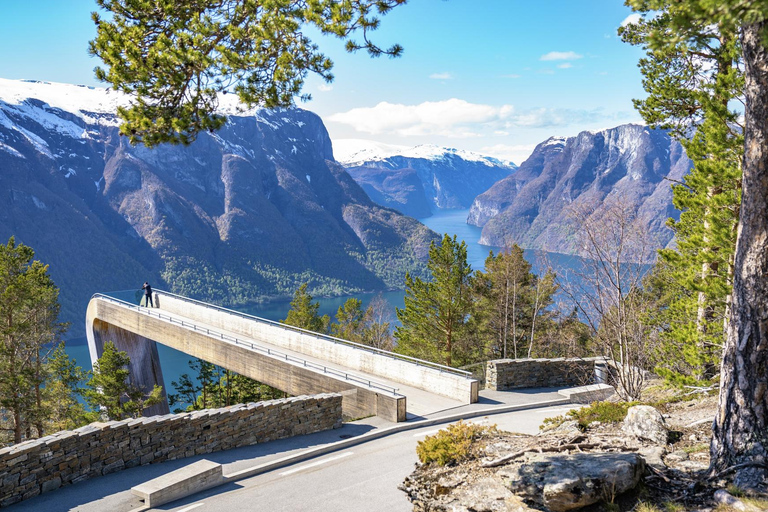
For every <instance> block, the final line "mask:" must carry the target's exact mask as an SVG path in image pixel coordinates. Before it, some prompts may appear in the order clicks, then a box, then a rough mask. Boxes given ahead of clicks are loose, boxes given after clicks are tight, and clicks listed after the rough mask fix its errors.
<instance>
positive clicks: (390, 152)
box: [333, 139, 517, 167]
mask: <svg viewBox="0 0 768 512" xmlns="http://www.w3.org/2000/svg"><path fill="white" fill-rule="evenodd" d="M333 154H334V157H335V158H336V161H337V162H339V163H341V164H342V165H344V166H346V167H352V166H357V165H362V164H363V163H365V162H379V161H382V160H386V159H387V158H392V157H394V156H400V157H403V158H420V159H424V160H432V161H437V160H447V159H450V158H451V157H458V158H461V159H462V160H465V161H468V162H479V163H482V164H485V165H487V166H489V167H517V166H516V165H515V164H514V163H512V162H509V161H504V160H499V159H498V158H494V157H491V156H487V155H481V154H479V153H475V152H473V151H466V150H463V149H455V148H446V147H441V146H436V145H434V144H421V145H419V146H414V147H409V146H401V145H395V144H385V143H383V142H375V141H372V140H364V139H337V140H335V141H333Z"/></svg>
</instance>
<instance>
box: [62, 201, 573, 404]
mask: <svg viewBox="0 0 768 512" xmlns="http://www.w3.org/2000/svg"><path fill="white" fill-rule="evenodd" d="M468 214H469V210H440V211H438V212H437V213H435V214H434V215H433V216H432V217H429V218H426V219H419V220H420V221H421V222H422V223H424V224H425V225H426V226H427V227H429V228H430V229H432V230H433V231H435V232H436V233H438V234H440V235H443V234H444V233H448V234H449V235H450V236H453V235H456V236H457V238H458V239H459V240H464V241H465V242H466V243H467V261H468V262H469V264H470V265H471V266H472V269H473V270H478V269H483V268H484V265H485V259H486V258H487V257H488V252H489V251H491V250H493V251H494V253H496V252H498V250H499V248H498V247H489V246H485V245H480V244H479V243H478V240H480V231H481V229H480V228H477V227H475V226H470V225H469V224H467V223H466V219H467V215H468ZM542 254H543V253H540V252H534V251H525V257H526V258H527V259H528V261H530V262H531V263H532V264H533V270H534V272H541V269H543V268H545V267H546V262H545V260H546V261H547V262H548V263H549V264H551V265H553V266H555V267H556V268H557V267H565V268H573V267H574V265H575V264H576V263H577V262H578V261H579V259H578V258H576V257H573V256H565V255H562V254H554V253H546V254H545V255H546V258H543V257H542ZM376 295H377V294H376V293H361V294H355V295H348V296H343V297H316V298H315V300H316V301H317V302H318V303H319V304H320V308H319V313H320V314H321V315H328V316H330V317H331V319H334V318H335V315H336V311H337V310H338V309H339V306H341V305H343V304H344V302H345V301H346V300H347V299H349V298H350V297H355V298H358V299H360V300H361V301H362V302H363V308H366V307H367V306H368V303H369V302H370V301H371V299H373V297H375V296H376ZM382 295H383V297H384V299H386V300H387V301H388V302H389V303H390V304H391V305H392V306H393V308H395V307H397V308H402V307H404V301H403V296H404V292H403V291H402V290H396V291H389V292H383V293H382ZM125 300H131V299H130V298H129V297H126V298H125ZM290 308H291V306H290V300H281V301H274V302H268V303H262V304H255V305H251V306H245V307H239V308H236V309H239V310H240V311H243V312H245V313H249V314H251V315H256V316H259V317H261V318H266V319H268V320H276V321H277V320H282V319H284V318H285V317H286V316H287V315H288V311H289V310H290ZM66 351H67V353H68V354H69V356H70V357H72V358H73V359H74V360H75V361H76V362H77V364H78V365H80V366H82V367H83V368H86V369H90V368H91V360H90V355H89V353H88V346H87V342H86V340H85V338H77V339H73V340H69V341H67V343H66ZM158 352H159V356H160V363H161V366H162V368H163V378H164V380H165V389H166V390H168V392H171V393H172V392H173V388H172V386H171V382H173V381H176V380H178V378H179V376H180V375H181V374H183V373H190V370H189V365H188V361H189V360H190V359H191V357H190V356H189V355H187V354H184V353H183V352H179V351H178V350H175V349H172V348H169V347H166V346H165V345H161V344H158Z"/></svg>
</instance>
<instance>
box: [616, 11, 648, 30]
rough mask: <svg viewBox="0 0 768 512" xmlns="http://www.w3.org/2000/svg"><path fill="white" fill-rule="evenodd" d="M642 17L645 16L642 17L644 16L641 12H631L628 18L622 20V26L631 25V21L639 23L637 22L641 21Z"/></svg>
mask: <svg viewBox="0 0 768 512" xmlns="http://www.w3.org/2000/svg"><path fill="white" fill-rule="evenodd" d="M642 18H643V17H642V16H640V14H638V13H632V14H630V15H629V16H627V17H626V18H624V21H622V22H621V26H622V27H626V26H627V25H629V24H630V23H637V22H638V21H640V20H641V19H642Z"/></svg>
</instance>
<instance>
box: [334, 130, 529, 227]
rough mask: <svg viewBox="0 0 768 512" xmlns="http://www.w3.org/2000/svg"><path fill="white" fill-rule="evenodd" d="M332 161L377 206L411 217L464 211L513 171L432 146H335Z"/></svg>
mask: <svg viewBox="0 0 768 512" xmlns="http://www.w3.org/2000/svg"><path fill="white" fill-rule="evenodd" d="M334 154H335V155H336V159H337V160H338V161H339V162H341V163H342V164H343V165H344V167H346V168H347V172H349V174H350V176H352V177H353V178H354V179H355V181H357V182H358V183H359V184H360V186H362V187H363V189H365V191H366V192H367V193H368V195H369V196H370V197H371V199H373V200H374V201H376V202H377V203H379V204H381V205H384V206H388V207H392V208H396V209H398V210H400V211H401V212H403V213H405V214H406V215H410V216H413V217H428V216H430V215H431V212H432V210H433V209H436V208H468V207H469V206H470V205H471V204H472V201H473V200H474V198H475V196H477V195H478V194H480V193H481V192H483V191H485V190H487V189H488V187H490V186H491V185H493V184H494V183H495V182H497V181H498V180H500V179H502V178H504V177H506V176H508V175H510V174H511V173H513V172H514V171H515V169H516V168H517V167H516V166H515V164H513V163H511V162H502V161H501V160H498V159H496V158H491V157H488V156H483V155H479V154H477V153H472V152H469V151H462V150H457V149H453V148H441V147H438V146H432V145H422V146H416V147H414V148H408V147H405V146H390V145H386V144H380V143H373V142H370V141H359V140H354V139H351V140H350V139H346V140H339V141H335V142H334Z"/></svg>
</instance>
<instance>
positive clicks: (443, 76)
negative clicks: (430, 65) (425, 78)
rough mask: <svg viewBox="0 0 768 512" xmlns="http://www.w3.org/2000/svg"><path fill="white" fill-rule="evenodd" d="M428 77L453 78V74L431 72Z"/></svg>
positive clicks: (433, 78)
mask: <svg viewBox="0 0 768 512" xmlns="http://www.w3.org/2000/svg"><path fill="white" fill-rule="evenodd" d="M429 78H431V79H432V80H453V75H452V74H450V73H432V74H431V75H429Z"/></svg>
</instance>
